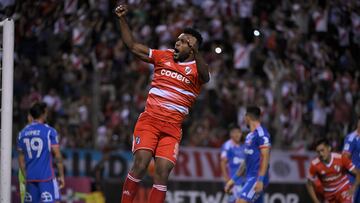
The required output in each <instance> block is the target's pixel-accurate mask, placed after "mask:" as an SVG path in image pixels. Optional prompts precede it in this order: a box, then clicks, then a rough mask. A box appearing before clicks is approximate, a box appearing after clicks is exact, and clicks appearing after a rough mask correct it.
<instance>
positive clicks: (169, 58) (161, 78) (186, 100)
mask: <svg viewBox="0 0 360 203" xmlns="http://www.w3.org/2000/svg"><path fill="white" fill-rule="evenodd" d="M149 58H150V59H151V62H152V63H153V64H154V67H155V68H154V77H153V80H152V83H151V89H150V91H149V94H148V98H147V101H146V106H145V111H146V112H147V113H149V114H150V115H151V116H153V117H155V118H157V119H160V120H163V121H167V122H171V123H181V122H182V121H183V120H184V118H185V116H186V115H187V114H188V113H189V108H190V107H191V106H192V104H193V103H194V101H195V99H196V97H197V96H198V95H199V93H200V89H201V82H200V80H199V77H198V72H197V67H196V62H195V61H191V62H184V63H181V62H175V61H174V52H173V51H172V50H164V51H162V50H154V49H150V53H149Z"/></svg>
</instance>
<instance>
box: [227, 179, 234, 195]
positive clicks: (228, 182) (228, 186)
mask: <svg viewBox="0 0 360 203" xmlns="http://www.w3.org/2000/svg"><path fill="white" fill-rule="evenodd" d="M234 184H235V182H234V181H233V180H232V179H230V180H229V181H227V183H226V185H225V188H224V190H225V192H226V193H230V192H231V189H232V187H233V186H234Z"/></svg>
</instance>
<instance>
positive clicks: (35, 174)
mask: <svg viewBox="0 0 360 203" xmlns="http://www.w3.org/2000/svg"><path fill="white" fill-rule="evenodd" d="M46 116H47V109H46V104H45V103H35V104H34V105H33V106H32V107H31V108H30V110H29V117H30V118H29V119H30V120H31V123H30V124H29V125H27V126H26V127H25V128H24V129H23V130H22V131H21V132H20V134H19V137H18V144H17V146H18V147H17V148H18V151H19V157H18V159H19V166H20V170H21V172H22V174H24V176H25V179H26V193H25V198H24V202H34V203H38V202H59V201H60V189H61V188H62V187H64V184H65V181H64V168H63V163H62V156H61V153H60V147H59V139H58V135H57V132H56V130H55V129H54V128H52V127H50V126H49V125H47V124H45V122H46ZM52 152H53V153H54V155H55V163H56V165H57V168H58V173H59V178H58V180H56V178H55V174H54V169H53V166H52V164H53V163H52V160H53V158H52Z"/></svg>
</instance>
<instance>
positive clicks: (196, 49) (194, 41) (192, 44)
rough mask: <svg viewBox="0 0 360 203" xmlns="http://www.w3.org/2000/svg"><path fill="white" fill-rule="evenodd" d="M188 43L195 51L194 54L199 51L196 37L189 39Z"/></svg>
mask: <svg viewBox="0 0 360 203" xmlns="http://www.w3.org/2000/svg"><path fill="white" fill-rule="evenodd" d="M187 44H188V46H189V47H190V49H191V50H192V51H193V52H194V54H196V53H198V52H199V50H198V47H197V45H196V39H195V38H189V39H187Z"/></svg>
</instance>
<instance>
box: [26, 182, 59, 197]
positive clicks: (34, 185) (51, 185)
mask: <svg viewBox="0 0 360 203" xmlns="http://www.w3.org/2000/svg"><path fill="white" fill-rule="evenodd" d="M55 201H60V190H59V186H58V183H57V181H56V179H52V180H50V181H46V182H27V183H26V193H25V198H24V202H34V203H39V202H55Z"/></svg>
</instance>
